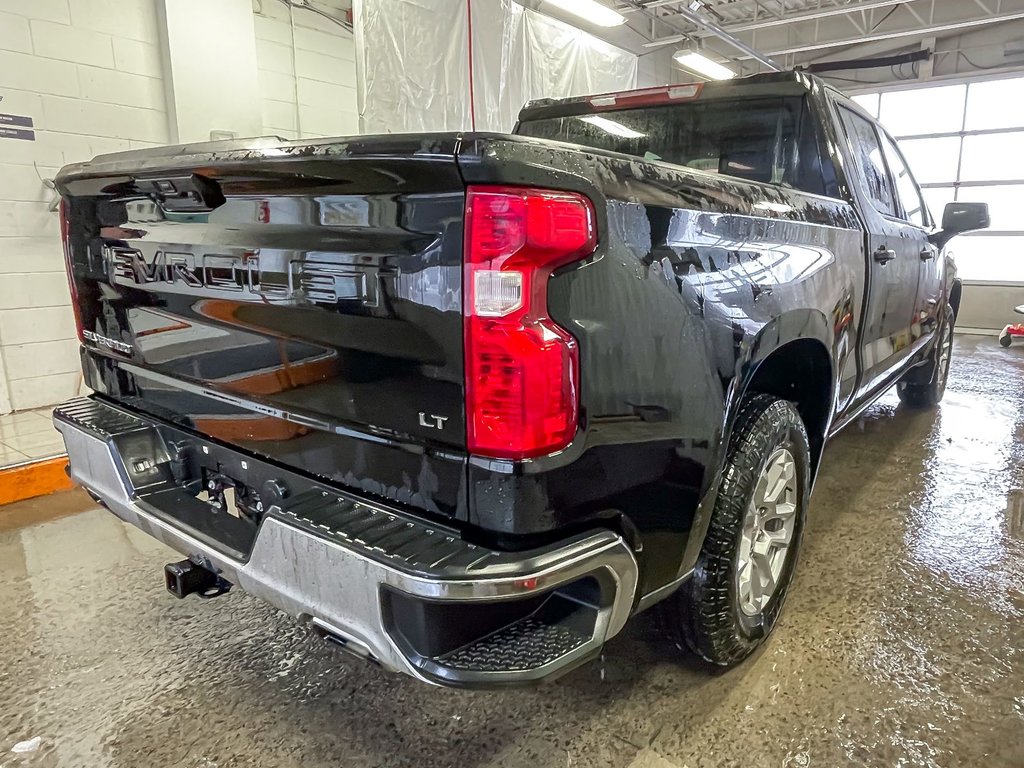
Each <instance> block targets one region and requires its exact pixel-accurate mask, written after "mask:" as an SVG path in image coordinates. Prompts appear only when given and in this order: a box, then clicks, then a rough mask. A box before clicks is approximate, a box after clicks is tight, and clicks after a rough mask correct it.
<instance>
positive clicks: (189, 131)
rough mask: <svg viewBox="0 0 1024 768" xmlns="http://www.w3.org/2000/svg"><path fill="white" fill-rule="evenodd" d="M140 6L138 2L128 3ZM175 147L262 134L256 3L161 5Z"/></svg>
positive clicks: (221, 0)
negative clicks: (224, 135)
mask: <svg viewBox="0 0 1024 768" xmlns="http://www.w3.org/2000/svg"><path fill="white" fill-rule="evenodd" d="M129 2H138V0H129ZM157 8H158V10H159V12H160V22H161V23H160V31H161V43H162V46H161V49H162V53H163V57H164V58H163V62H164V75H165V78H166V83H165V85H166V92H167V104H168V108H169V111H170V115H171V137H170V139H171V141H172V142H174V143H177V142H182V143H185V142H193V141H209V140H210V139H211V138H214V137H213V136H211V133H212V132H213V131H226V132H229V133H233V134H234V135H235V136H237V137H239V138H241V137H248V136H258V135H259V134H260V128H261V125H260V110H259V101H258V99H259V85H258V83H257V79H256V44H255V36H254V31H253V19H252V6H251V0H215V2H210V0H160V2H159V4H158V6H157Z"/></svg>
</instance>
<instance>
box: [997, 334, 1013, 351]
mask: <svg viewBox="0 0 1024 768" xmlns="http://www.w3.org/2000/svg"><path fill="white" fill-rule="evenodd" d="M1012 343H1013V336H1011V335H1010V334H1009V333H1006V332H1005V331H1004V332H1003V333H1001V334H999V345H1000V346H1002V347H1008V346H1010V345H1011V344H1012Z"/></svg>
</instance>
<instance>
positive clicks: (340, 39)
mask: <svg viewBox="0 0 1024 768" xmlns="http://www.w3.org/2000/svg"><path fill="white" fill-rule="evenodd" d="M317 7H319V8H322V9H324V10H326V11H327V12H329V13H330V14H331V15H333V16H336V17H338V18H343V17H344V11H343V10H342V9H341V8H340V7H331V6H330V5H329V4H327V3H317ZM292 18H293V19H294V41H295V45H294V48H293V46H292V39H293V30H292V26H291V24H290V23H289V10H288V6H287V5H285V4H284V3H283V2H280V0H257V2H256V3H254V21H255V26H256V59H257V66H258V68H259V91H260V105H261V108H262V126H263V130H262V133H263V134H266V135H276V136H281V137H282V138H286V139H297V138H316V137H321V136H350V135H353V134H357V133H359V108H358V106H357V104H356V64H355V61H356V59H355V45H354V43H353V40H352V34H351V33H350V32H348V31H347V30H346V29H344V28H343V27H341V26H340V25H338V24H335V23H334V22H332V21H329V20H328V19H325V18H323V17H322V16H319V15H317V14H315V13H312V12H310V11H305V10H302V9H299V8H296V9H295V10H294V11H293V13H292ZM296 72H297V73H298V110H296Z"/></svg>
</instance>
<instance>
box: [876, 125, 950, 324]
mask: <svg viewBox="0 0 1024 768" xmlns="http://www.w3.org/2000/svg"><path fill="white" fill-rule="evenodd" d="M879 134H880V137H881V141H882V151H883V152H884V154H885V160H886V163H887V164H888V166H889V172H890V173H891V174H892V179H893V182H894V185H895V187H896V197H897V199H898V201H899V204H900V208H901V209H902V214H901V218H902V219H903V220H904V221H905V222H906V223H907V224H908V225H910V229H908V230H907V234H908V235H909V236H910V237H911V238H912V239H913V240H914V242H915V244H916V248H917V254H918V258H919V259H920V260H921V264H920V272H919V276H918V287H917V304H916V319H915V322H916V323H917V325H919V326H920V328H921V330H922V331H923V332H924V333H926V334H930V333H932V332H933V331H935V330H936V329H937V328H938V324H939V321H940V320H941V318H942V307H943V304H944V302H945V273H944V268H945V267H944V261H943V259H940V258H939V251H938V248H936V247H935V246H934V245H932V243H931V241H929V239H928V234H929V233H930V232H931V230H932V229H933V225H934V222H933V221H932V219H931V215H930V214H929V212H928V208H927V206H926V205H925V203H924V198H923V197H922V196H921V188H920V187H918V185H917V181H916V180H915V179H914V175H913V174H912V173H911V171H910V167H909V166H908V165H907V161H906V160H905V159H904V157H903V153H902V152H900V150H899V147H897V146H896V142H895V141H894V140H893V138H892V137H891V136H890V135H889V134H888V133H886V131H885V129H881V130H880V132H879Z"/></svg>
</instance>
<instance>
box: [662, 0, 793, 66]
mask: <svg viewBox="0 0 1024 768" xmlns="http://www.w3.org/2000/svg"><path fill="white" fill-rule="evenodd" d="M676 16H682V17H683V18H684V19H686V20H687V21H689V22H690V23H691V24H696V25H697V27H698V28H700V27H703V28H704V29H706V30H707V31H708V32H710V33H711V34H712V35H714V36H715V37H717V38H718V39H720V40H722V41H724V42H726V43H728V44H729V45H731V46H732V47H733V48H735V49H737V50H738V51H741V52H742V53H744V54H745V56H740V57H739V58H741V59H743V58H748V59H754V60H755V61H759V62H761V63H762V64H764V65H765V66H766V67H768V68H769V69H773V70H775V71H776V72H781V71H782V69H783V68H782V67H781V66H780V65H778V64H776V63H775V62H774V61H772V60H771V57H770V56H765V55H764V54H762V53H760V52H759V51H756V50H754V49H753V48H751V47H750V46H749V45H747V44H746V43H744V42H743V41H742V40H740V39H739V38H737V37H733V36H732V35H730V34H729V33H728V32H726V31H725V30H724V29H722V28H721V27H720V26H718V25H717V24H715V23H714V22H713V21H710V20H708V19H706V18H705V17H704V16H702V15H701V14H699V13H697V12H696V11H691V10H690V9H689V8H685V7H680V8H677V9H676V12H675V14H673V17H676Z"/></svg>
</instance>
